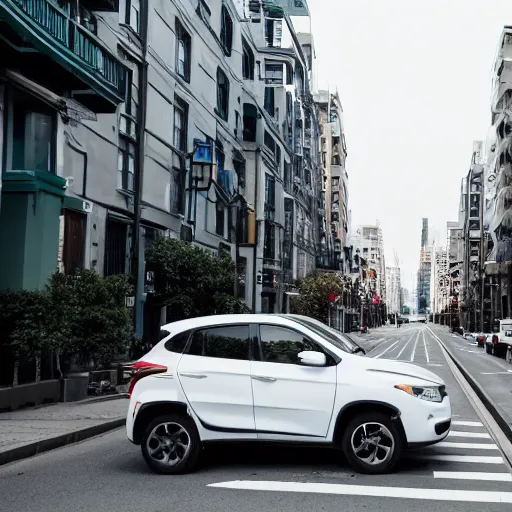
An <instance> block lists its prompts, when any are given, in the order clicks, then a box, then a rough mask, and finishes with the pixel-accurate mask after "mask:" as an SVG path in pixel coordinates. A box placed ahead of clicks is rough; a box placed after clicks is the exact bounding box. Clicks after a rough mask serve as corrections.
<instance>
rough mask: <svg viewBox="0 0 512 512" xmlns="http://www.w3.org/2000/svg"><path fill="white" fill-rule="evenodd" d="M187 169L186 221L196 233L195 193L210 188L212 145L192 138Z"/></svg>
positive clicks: (211, 179) (212, 174) (212, 176)
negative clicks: (192, 148) (192, 146)
mask: <svg viewBox="0 0 512 512" xmlns="http://www.w3.org/2000/svg"><path fill="white" fill-rule="evenodd" d="M187 158H188V169H189V186H188V192H189V198H188V222H189V224H192V225H193V226H194V237H195V234H196V215H197V193H198V192H200V191H202V192H206V191H208V190H209V189H210V186H211V184H212V181H213V180H214V179H215V176H214V165H213V145H212V144H209V143H206V142H201V141H200V140H197V139H196V140H194V151H193V152H192V153H189V154H188V155H187ZM192 190H193V191H194V217H193V218H192Z"/></svg>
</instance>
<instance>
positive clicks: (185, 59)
mask: <svg viewBox="0 0 512 512" xmlns="http://www.w3.org/2000/svg"><path fill="white" fill-rule="evenodd" d="M191 47H192V45H191V38H190V34H189V33H188V32H187V31H186V30H185V28H184V27H183V25H182V24H181V23H180V21H179V20H178V18H176V72H177V73H178V75H180V76H181V78H183V80H185V81H186V82H190V60H191V53H192V52H191Z"/></svg>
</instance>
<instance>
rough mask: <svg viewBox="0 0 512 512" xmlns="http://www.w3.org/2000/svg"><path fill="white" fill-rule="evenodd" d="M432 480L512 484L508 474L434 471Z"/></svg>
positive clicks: (511, 478)
mask: <svg viewBox="0 0 512 512" xmlns="http://www.w3.org/2000/svg"><path fill="white" fill-rule="evenodd" d="M434 478H447V479H450V480H473V481H475V482H478V481H482V480H486V481H491V482H512V475H511V474H510V473H478V472H476V471H467V472H457V471H434Z"/></svg>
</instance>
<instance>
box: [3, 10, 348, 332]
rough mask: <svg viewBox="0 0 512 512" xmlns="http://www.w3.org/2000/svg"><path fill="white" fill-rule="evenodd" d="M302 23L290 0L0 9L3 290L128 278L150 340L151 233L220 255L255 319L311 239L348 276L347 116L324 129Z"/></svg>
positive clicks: (310, 247) (308, 252) (297, 270)
mask: <svg viewBox="0 0 512 512" xmlns="http://www.w3.org/2000/svg"><path fill="white" fill-rule="evenodd" d="M308 17H309V11H308V8H307V4H306V2H305V1H300V2H297V1H293V2H292V1H288V0H276V1H274V2H261V1H257V0H250V1H249V0H224V1H221V0H172V1H169V2H162V1H161V0H154V1H151V2H146V1H142V2H140V0H121V1H120V2H112V1H111V0H81V1H80V2H79V3H76V2H74V3H73V2H66V0H62V1H61V2H58V3H56V2H53V1H52V0H30V1H27V2H23V3H19V2H16V1H14V0H5V1H2V3H1V4H0V20H1V21H0V27H1V30H2V32H1V33H2V38H0V55H1V57H0V107H1V108H0V134H1V135H2V137H0V141H1V142H0V156H2V159H1V161H2V182H0V183H1V184H2V185H3V187H2V189H1V195H0V240H1V241H2V242H1V246H2V249H1V250H0V263H1V264H0V288H3V289H5V288H40V287H42V286H44V284H45V282H46V280H47V278H48V277H49V275H50V274H51V273H52V272H53V271H54V270H55V269H56V268H60V269H61V270H62V271H65V272H74V271H75V270H76V269H77V268H89V269H94V270H96V271H97V272H98V273H100V274H101V275H111V274H130V273H134V272H135V271H137V272H136V274H137V276H138V279H139V282H140V283H143V284H145V285H147V286H139V289H140V294H139V295H138V297H137V300H136V309H138V313H137V315H136V316H137V318H138V322H137V323H138V332H139V334H142V325H143V318H145V319H146V322H145V324H146V325H149V324H152V323H153V322H152V318H153V315H155V314H156V315H159V312H158V311H157V312H155V311H152V310H151V308H149V307H145V308H144V302H145V298H146V295H145V293H144V292H150V291H151V283H150V282H148V279H150V278H151V275H150V274H149V275H148V273H146V272H145V271H144V263H143V260H144V251H145V250H146V249H147V248H148V247H149V246H150V245H151V243H152V242H153V241H154V240H155V238H156V236H157V235H158V234H162V235H165V236H171V237H175V238H180V239H182V240H185V241H188V242H190V243H193V244H196V245H198V246H200V247H203V248H205V249H208V250H211V251H214V252H218V253H220V252H226V253H228V254H230V255H231V257H232V258H233V260H234V261H236V264H237V270H238V272H237V275H238V277H239V280H238V283H237V287H236V289H237V293H238V294H239V296H240V297H241V298H243V299H244V300H245V301H246V303H247V304H248V305H249V307H250V308H251V309H252V310H253V311H255V312H260V311H263V312H279V311H283V310H284V311H286V310H288V309H289V306H290V301H289V298H290V295H292V294H293V293H295V292H296V289H295V282H296V280H297V279H300V278H301V277H304V276H306V275H307V274H308V273H310V272H312V271H313V270H314V269H315V268H316V263H317V251H318V248H319V247H320V245H319V244H318V241H319V236H318V234H319V232H320V231H321V230H320V227H321V228H322V230H324V231H328V232H329V233H331V234H332V245H331V247H332V248H333V252H334V254H339V255H341V256H340V258H339V261H340V262H341V263H340V264H339V265H338V266H337V267H336V269H338V270H343V261H345V260H346V259H347V258H346V255H347V254H348V251H347V247H348V243H349V241H348V229H349V222H350V219H349V216H350V212H349V210H348V181H347V180H348V176H347V174H346V170H345V159H346V145H345V142H344V132H343V124H342V109H341V103H340V100H339V97H338V96H337V94H336V95H331V99H330V102H329V118H328V122H327V123H326V122H325V121H327V119H324V123H323V125H322V124H321V123H320V122H319V119H318V112H319V110H320V107H319V105H317V104H315V102H314V97H315V90H314V83H315V81H316V77H315V76H314V69H315V59H316V53H315V47H314V40H313V37H312V34H310V33H309V32H307V31H305V30H303V28H304V25H309V24H308V23H306V24H304V23H302V24H301V30H300V31H298V30H296V28H295V24H296V23H297V20H301V19H302V20H303V19H307V18H308ZM324 126H325V128H326V129H328V130H329V131H330V138H329V144H330V148H331V149H330V156H329V160H328V161H329V164H330V166H331V169H333V170H331V171H330V172H331V174H330V175H329V176H330V181H329V186H330V187H334V188H331V191H330V194H331V195H330V200H331V201H332V207H330V210H329V214H330V215H334V214H336V215H337V217H336V218H337V219H338V220H333V221H332V222H330V224H325V223H324V222H323V220H322V222H320V220H321V219H319V215H318V197H319V194H321V192H322V183H323V182H324V179H323V174H322V173H323V171H322V168H321V167H320V162H321V160H320V151H319V149H320V148H319V144H320V140H321V139H320V130H321V129H323V127H324ZM336 167H338V169H336ZM336 173H337V174H339V176H335V175H334V174H336ZM336 178H338V180H337V181H336ZM333 218H334V217H333ZM333 223H337V224H335V226H334V227H333V226H332V225H331V224H333ZM330 243H331V242H330ZM6 247H8V250H6V249H5V248H6ZM344 254H345V256H343V255H344Z"/></svg>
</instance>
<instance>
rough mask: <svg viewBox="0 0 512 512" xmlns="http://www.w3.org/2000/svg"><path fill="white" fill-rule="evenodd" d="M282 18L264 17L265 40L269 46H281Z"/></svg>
mask: <svg viewBox="0 0 512 512" xmlns="http://www.w3.org/2000/svg"><path fill="white" fill-rule="evenodd" d="M282 35H283V20H274V19H268V18H267V19H265V40H266V43H267V46H268V47H270V48H281V39H282Z"/></svg>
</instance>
